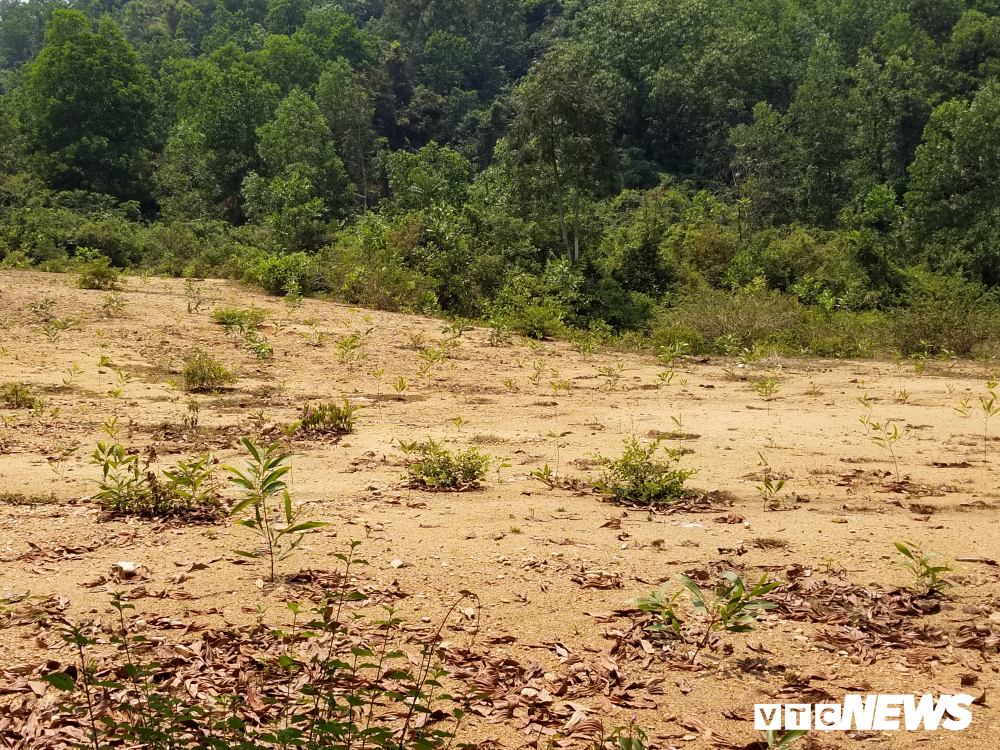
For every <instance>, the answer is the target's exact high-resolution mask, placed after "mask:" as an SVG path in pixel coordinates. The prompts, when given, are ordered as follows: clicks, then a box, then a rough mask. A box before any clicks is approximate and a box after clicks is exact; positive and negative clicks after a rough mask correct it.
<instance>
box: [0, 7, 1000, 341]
mask: <svg viewBox="0 0 1000 750" xmlns="http://www.w3.org/2000/svg"><path fill="white" fill-rule="evenodd" d="M0 65H2V71H0V91H2V99H0V134H2V135H0V174H2V176H0V259H2V264H3V265H5V266H8V267H18V266H23V267H27V266H37V267H40V268H43V269H48V270H56V271H72V270H79V269H80V268H81V267H85V266H95V265H96V266H101V265H102V264H106V263H110V264H111V265H113V266H115V267H119V268H129V269H132V270H133V271H134V272H144V273H147V274H148V273H158V274H171V275H183V276H190V277H199V276H207V275H221V276H227V277H231V278H237V279H242V280H243V281H245V282H246V283H250V284H256V285H259V286H262V287H263V288H265V289H266V290H267V291H269V292H271V293H273V294H277V295H292V296H295V295H299V294H327V295H330V296H331V298H335V299H340V300H344V301H346V302H349V303H352V304H358V305H365V306H372V307H380V308H385V309H396V310H413V311H418V312H426V313H431V314H443V315H447V316H450V317H458V318H468V319H474V320H481V321H489V322H491V324H493V325H494V326H495V327H496V328H497V329H498V331H501V332H502V331H503V330H504V328H505V327H509V328H510V329H511V330H517V331H521V332H524V333H527V334H529V335H535V336H546V335H559V334H562V335H570V336H572V337H578V338H581V339H587V338H588V337H589V340H592V341H593V340H600V341H607V340H612V339H613V340H617V341H618V342H619V343H622V342H624V343H626V344H628V343H633V344H635V345H641V344H643V343H644V342H649V341H653V342H654V343H655V344H657V345H663V344H670V343H676V342H683V343H685V344H687V345H688V346H689V347H690V351H692V352H694V351H699V350H700V351H709V350H722V351H727V350H733V349H734V348H736V349H738V348H739V347H744V346H752V345H753V344H755V343H763V342H767V343H770V344H773V345H776V346H779V347H782V348H784V349H788V350H793V351H796V352H799V351H806V350H808V351H811V352H813V353H816V354H821V355H836V356H854V355H860V354H868V353H871V352H873V351H875V350H877V349H898V350H900V351H902V352H903V353H907V354H914V353H917V354H927V355H940V354H945V355H947V354H948V353H957V354H960V355H969V354H977V353H982V352H983V351H986V350H988V349H989V348H990V345H991V344H992V343H993V339H994V338H995V337H996V335H997V334H996V333H995V331H996V329H997V326H996V322H997V315H996V310H997V305H996V302H995V300H994V294H995V290H996V289H998V288H1000V179H998V172H1000V170H998V167H1000V78H998V76H1000V0H562V1H560V0H343V1H342V2H339V3H338V2H328V3H323V2H322V1H321V0H320V1H317V2H311V0H129V1H128V2H119V1H118V0H70V1H69V2H60V1H59V0H28V2H16V0H0Z"/></svg>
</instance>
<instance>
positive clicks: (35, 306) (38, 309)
mask: <svg viewBox="0 0 1000 750" xmlns="http://www.w3.org/2000/svg"><path fill="white" fill-rule="evenodd" d="M55 304H56V301H55V300H54V299H49V298H48V297H46V298H45V299H43V300H41V301H40V302H29V303H28V310H29V311H30V312H31V313H32V314H33V315H34V316H35V317H36V318H38V319H39V320H43V321H48V320H52V317H53V316H52V308H53V307H55Z"/></svg>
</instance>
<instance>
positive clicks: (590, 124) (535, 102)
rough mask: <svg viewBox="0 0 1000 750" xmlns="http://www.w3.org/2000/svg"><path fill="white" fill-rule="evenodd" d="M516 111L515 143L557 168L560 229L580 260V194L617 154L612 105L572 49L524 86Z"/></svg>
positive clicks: (540, 67) (552, 58)
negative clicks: (569, 192)
mask: <svg viewBox="0 0 1000 750" xmlns="http://www.w3.org/2000/svg"><path fill="white" fill-rule="evenodd" d="M514 109H515V112H516V115H515V118H514V122H513V124H512V126H511V139H512V144H513V146H514V148H515V149H516V150H517V151H519V152H521V154H522V155H523V156H524V157H525V158H531V155H532V154H533V153H537V155H538V157H539V158H541V159H543V160H544V161H545V162H546V163H547V164H548V165H549V166H550V167H551V169H552V176H553V179H554V182H555V188H556V208H557V211H558V214H559V231H560V233H561V235H562V240H563V245H564V247H565V249H566V253H567V254H568V256H569V258H570V260H572V261H573V262H576V261H578V260H579V259H580V193H581V191H582V190H584V189H585V183H586V182H588V181H589V180H591V179H592V178H593V177H594V176H595V173H596V172H597V170H598V168H599V167H600V166H601V165H602V162H604V161H605V160H606V159H607V158H608V156H609V155H610V153H611V151H612V149H611V120H610V114H609V110H608V107H607V105H606V103H605V102H604V100H603V98H602V97H601V94H600V92H599V90H598V88H597V86H596V84H595V82H594V80H593V78H592V77H591V76H590V74H589V72H588V71H587V70H586V69H585V67H584V66H583V63H582V60H581V59H580V57H579V56H577V55H574V54H573V53H572V50H560V51H557V52H554V53H550V54H549V55H547V56H546V57H545V58H543V59H542V61H541V62H540V63H538V64H537V65H536V66H535V67H534V68H532V70H531V72H530V73H529V74H528V75H527V76H526V78H525V80H524V81H522V82H521V84H520V85H519V86H518V89H517V91H516V93H515V97H514ZM567 173H568V175H567ZM566 179H568V180H569V181H570V182H571V184H572V185H573V247H572V249H570V244H569V234H568V231H567V228H566V219H565V213H566V210H565V206H564V203H563V182H564V180H566Z"/></svg>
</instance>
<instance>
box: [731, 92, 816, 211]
mask: <svg viewBox="0 0 1000 750" xmlns="http://www.w3.org/2000/svg"><path fill="white" fill-rule="evenodd" d="M730 142H731V143H732V145H733V147H734V148H735V149H736V155H735V157H734V158H733V164H732V168H733V180H734V182H735V183H736V187H737V189H738V191H739V195H740V197H741V198H745V199H746V200H747V201H748V209H749V216H748V217H747V219H748V223H749V224H750V226H751V227H753V228H755V229H760V228H762V227H764V226H767V225H768V224H771V223H777V224H782V223H785V222H786V221H788V220H789V219H790V218H791V209H792V207H793V203H794V193H795V182H796V174H795V170H796V167H797V164H798V162H799V159H800V156H799V154H798V146H799V144H798V140H797V139H796V138H795V136H793V135H792V134H791V133H789V132H788V128H787V126H786V122H785V118H783V117H782V115H781V113H780V112H778V111H777V110H776V109H775V108H774V107H772V106H771V105H770V104H767V103H766V102H761V103H760V104H758V105H757V106H756V107H754V110H753V122H751V123H750V124H747V125H738V126H737V127H735V128H733V131H732V135H731V137H730Z"/></svg>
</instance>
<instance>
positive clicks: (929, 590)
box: [893, 542, 955, 596]
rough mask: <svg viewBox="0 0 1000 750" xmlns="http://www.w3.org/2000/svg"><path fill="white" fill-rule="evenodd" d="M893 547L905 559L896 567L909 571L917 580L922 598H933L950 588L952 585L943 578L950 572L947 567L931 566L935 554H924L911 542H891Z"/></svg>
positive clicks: (936, 554)
mask: <svg viewBox="0 0 1000 750" xmlns="http://www.w3.org/2000/svg"><path fill="white" fill-rule="evenodd" d="M893 546H894V547H895V548H896V550H897V551H898V552H899V554H901V555H903V557H905V558H906V560H905V561H904V562H901V563H899V564H898V565H897V566H896V567H899V568H903V569H905V570H908V571H910V573H912V574H913V577H914V578H916V579H917V585H918V586H919V587H920V593H921V595H923V596H934V595H935V594H937V593H940V592H941V591H943V590H944V589H948V588H952V587H953V586H955V584H954V583H952V582H951V581H949V580H948V579H947V578H945V577H944V576H945V575H946V574H948V573H950V572H951V570H952V569H951V568H950V567H949V566H947V565H932V564H931V560H933V559H934V558H935V557H937V556H938V553H937V552H928V553H926V554H924V552H923V550H922V549H921V548H920V547H919V546H918V545H916V544H913V543H912V542H893Z"/></svg>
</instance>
